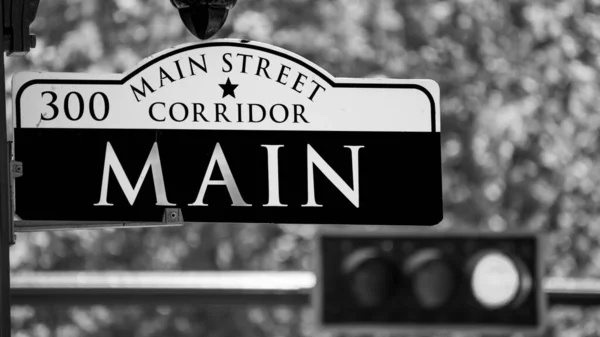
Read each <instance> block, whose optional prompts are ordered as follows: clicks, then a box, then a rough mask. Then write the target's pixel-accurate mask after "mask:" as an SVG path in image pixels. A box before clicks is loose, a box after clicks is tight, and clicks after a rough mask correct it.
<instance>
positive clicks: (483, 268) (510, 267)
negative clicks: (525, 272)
mask: <svg viewBox="0 0 600 337" xmlns="http://www.w3.org/2000/svg"><path fill="white" fill-rule="evenodd" d="M472 287H473V293H474V295H475V298H477V300H478V301H479V302H480V303H481V304H483V305H484V306H486V307H488V308H490V309H496V308H500V307H503V306H505V305H507V304H509V303H510V302H512V301H513V300H514V299H515V297H516V296H517V294H518V292H519V287H520V280H519V270H518V268H517V266H516V264H515V263H514V262H513V261H512V260H511V259H510V258H509V257H508V256H506V255H504V254H502V253H497V252H494V253H489V254H486V255H484V256H483V257H482V258H481V259H480V260H479V261H478V262H477V264H476V265H475V268H474V269H473V275H472Z"/></svg>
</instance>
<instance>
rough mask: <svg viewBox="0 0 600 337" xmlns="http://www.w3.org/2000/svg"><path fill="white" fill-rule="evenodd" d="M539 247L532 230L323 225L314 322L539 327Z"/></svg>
mask: <svg viewBox="0 0 600 337" xmlns="http://www.w3.org/2000/svg"><path fill="white" fill-rule="evenodd" d="M541 252H542V241H541V237H539V236H538V235H537V234H534V233H487V232H476V231H474V232H444V231H439V230H432V229H418V230H407V229H404V228H400V229H393V230H391V229H388V230H383V231H382V230H369V231H360V230H355V229H350V230H348V229H343V230H321V231H320V232H319V234H318V235H317V238H316V261H315V262H316V263H315V267H316V271H315V274H316V277H317V284H316V287H315V288H314V290H313V293H312V301H313V305H314V308H315V311H314V312H315V314H316V323H317V325H318V326H319V328H320V329H322V330H325V331H332V332H357V331H365V332H377V331H385V332H412V331H418V332H423V331H477V332H490V333H494V332H498V333H503V332H538V331H540V329H542V328H543V326H544V323H543V320H544V317H545V310H546V303H545V298H544V296H543V293H542V284H541V283H542V275H543V266H542V262H543V259H542V254H541Z"/></svg>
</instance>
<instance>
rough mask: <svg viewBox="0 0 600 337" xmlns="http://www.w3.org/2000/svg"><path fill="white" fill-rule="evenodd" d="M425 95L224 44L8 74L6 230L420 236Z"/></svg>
mask: <svg viewBox="0 0 600 337" xmlns="http://www.w3.org/2000/svg"><path fill="white" fill-rule="evenodd" d="M439 95H440V93H439V87H438V85H437V84H436V83H435V82H434V81H432V80H390V79H347V78H335V77H332V76H331V75H330V74H328V73H327V72H326V71H325V70H323V69H321V68H319V67H318V66H316V65H314V64H312V63H311V62H309V61H307V60H305V59H303V58H302V57H300V56H298V55H294V54H292V53H290V52H289V51H286V50H283V49H280V48H277V47H273V46H270V45H266V44H262V43H255V42H248V41H244V40H242V41H240V40H229V39H227V40H213V41H211V42H204V43H198V44H191V45H185V46H180V47H177V48H173V49H168V50H165V51H163V52H160V53H158V54H156V55H154V56H152V57H150V58H148V59H146V60H144V61H143V62H141V63H140V64H139V65H138V66H137V67H136V68H135V69H133V70H132V71H130V72H129V73H126V74H109V75H107V74H72V73H32V72H24V73H19V74H17V75H15V77H14V79H13V107H14V119H15V123H16V125H15V131H14V142H15V160H16V161H19V162H21V163H22V165H23V175H22V176H21V177H19V178H18V179H16V183H15V193H16V195H15V199H16V206H15V207H16V214H17V215H18V216H19V217H20V218H21V219H23V220H27V221H52V222H56V221H59V222H60V221H78V222H96V223H97V222H143V223H145V222H161V221H162V220H163V215H164V214H165V210H167V209H168V210H176V212H175V213H171V214H174V216H173V217H174V218H176V219H177V221H182V222H246V223H312V224H382V225H411V226H415V225H434V224H437V223H439V222H440V221H441V220H442V218H443V214H442V184H441V147H440V114H439ZM175 214H176V215H177V216H175Z"/></svg>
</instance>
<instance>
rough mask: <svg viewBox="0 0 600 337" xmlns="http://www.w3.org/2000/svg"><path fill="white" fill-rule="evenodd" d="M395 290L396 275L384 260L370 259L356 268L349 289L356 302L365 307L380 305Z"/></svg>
mask: <svg viewBox="0 0 600 337" xmlns="http://www.w3.org/2000/svg"><path fill="white" fill-rule="evenodd" d="M395 288H396V274H395V271H394V269H393V268H392V266H391V264H390V263H389V262H388V261H387V260H384V259H371V260H368V261H366V262H364V263H363V264H361V265H360V266H358V267H357V268H356V269H355V270H354V273H353V277H352V278H351V289H352V292H353V293H354V297H355V299H356V300H357V302H358V303H359V304H360V305H362V306H365V307H374V306H377V305H381V304H382V303H384V302H385V301H387V300H388V299H389V297H390V296H391V295H392V293H393V292H394V291H395Z"/></svg>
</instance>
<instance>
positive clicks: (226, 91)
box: [219, 78, 238, 98]
mask: <svg viewBox="0 0 600 337" xmlns="http://www.w3.org/2000/svg"><path fill="white" fill-rule="evenodd" d="M219 86H220V87H221V89H223V98H225V97H227V96H231V97H233V98H235V92H234V90H235V88H237V87H238V85H237V84H231V81H230V80H229V78H227V82H225V84H219Z"/></svg>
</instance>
